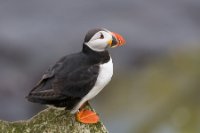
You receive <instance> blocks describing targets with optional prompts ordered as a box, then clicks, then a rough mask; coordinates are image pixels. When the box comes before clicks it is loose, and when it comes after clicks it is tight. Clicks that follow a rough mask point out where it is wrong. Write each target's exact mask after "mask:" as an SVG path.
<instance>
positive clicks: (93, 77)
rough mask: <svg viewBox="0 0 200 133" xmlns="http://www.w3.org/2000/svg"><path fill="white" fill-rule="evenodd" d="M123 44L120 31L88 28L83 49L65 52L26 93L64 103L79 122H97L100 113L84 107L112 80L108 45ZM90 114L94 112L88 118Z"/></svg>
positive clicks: (39, 99) (35, 98) (49, 102)
mask: <svg viewBox="0 0 200 133" xmlns="http://www.w3.org/2000/svg"><path fill="white" fill-rule="evenodd" d="M124 44H125V39H124V38H123V37H122V36H121V35H120V34H118V33H115V32H111V31H109V30H107V29H105V28H94V29H91V30H89V31H88V32H87V34H86V35H85V39H84V42H83V44H82V50H81V51H80V52H78V53H73V54H70V55H66V56H64V57H62V58H61V59H60V60H58V61H57V62H56V63H55V65H53V66H50V67H49V68H48V69H47V70H46V71H45V72H44V73H43V76H42V78H41V79H40V80H39V82H38V83H37V84H36V85H35V86H34V87H33V88H32V90H31V91H30V92H29V94H28V95H27V96H26V98H27V100H28V101H30V102H33V103H40V104H45V105H52V106H55V107H57V108H63V107H64V108H65V109H66V110H69V111H70V113H71V114H75V115H76V118H77V120H78V121H79V122H82V123H97V122H98V121H99V117H98V115H97V114H96V113H94V111H91V110H84V109H82V108H83V106H84V104H86V103H87V102H88V101H89V100H91V99H92V98H94V97H95V96H96V95H97V94H98V93H99V92H100V91H101V90H102V89H103V88H104V87H105V86H106V85H107V84H108V83H109V82H110V81H111V78H112V76H113V62H112V58H111V56H110V54H109V52H108V48H109V47H111V48H115V47H118V46H122V45H124ZM88 114H93V115H91V117H90V118H89V117H88V116H87V115H88ZM86 116H87V117H88V120H87V119H86ZM89 116H90V115H89ZM82 118H85V121H83V120H82ZM81 120H82V121H81Z"/></svg>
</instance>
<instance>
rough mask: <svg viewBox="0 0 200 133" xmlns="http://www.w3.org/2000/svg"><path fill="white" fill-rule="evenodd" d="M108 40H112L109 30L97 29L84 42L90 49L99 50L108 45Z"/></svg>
mask: <svg viewBox="0 0 200 133" xmlns="http://www.w3.org/2000/svg"><path fill="white" fill-rule="evenodd" d="M110 41H112V35H111V34H110V33H109V31H99V32H97V33H96V34H94V36H93V37H92V38H91V39H90V40H89V41H88V42H87V43H85V44H86V45H87V46H88V47H90V48H91V49H92V50H94V51H99V52H100V51H104V50H105V49H106V48H107V47H108V46H109V43H110Z"/></svg>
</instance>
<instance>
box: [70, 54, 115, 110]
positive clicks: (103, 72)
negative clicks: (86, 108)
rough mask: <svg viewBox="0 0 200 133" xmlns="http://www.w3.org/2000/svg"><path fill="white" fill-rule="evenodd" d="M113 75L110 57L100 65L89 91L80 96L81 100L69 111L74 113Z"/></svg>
mask: <svg viewBox="0 0 200 133" xmlns="http://www.w3.org/2000/svg"><path fill="white" fill-rule="evenodd" d="M112 75H113V63H112V59H111V58H110V60H109V62H107V63H104V64H102V65H100V68H99V76H98V77H97V81H96V83H95V85H94V87H93V88H92V89H91V90H90V92H89V93H88V94H87V95H86V96H85V97H83V98H82V100H81V101H80V102H79V103H78V105H77V106H76V107H75V108H74V109H73V110H72V111H71V113H75V112H76V111H78V109H79V108H80V107H81V105H82V104H83V103H85V102H86V101H88V100H90V99H92V98H93V97H95V96H96V95H97V94H98V93H99V92H100V91H101V90H102V89H103V88H104V87H105V86H106V85H107V84H108V83H109V82H110V80H111V78H112Z"/></svg>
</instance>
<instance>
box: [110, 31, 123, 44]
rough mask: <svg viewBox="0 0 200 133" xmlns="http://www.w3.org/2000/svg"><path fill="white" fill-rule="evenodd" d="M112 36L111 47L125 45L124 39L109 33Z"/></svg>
mask: <svg viewBox="0 0 200 133" xmlns="http://www.w3.org/2000/svg"><path fill="white" fill-rule="evenodd" d="M111 34H112V43H111V44H110V45H111V47H117V46H122V45H124V44H125V43H126V41H125V39H124V38H123V37H122V36H121V35H120V34H118V33H115V32H111Z"/></svg>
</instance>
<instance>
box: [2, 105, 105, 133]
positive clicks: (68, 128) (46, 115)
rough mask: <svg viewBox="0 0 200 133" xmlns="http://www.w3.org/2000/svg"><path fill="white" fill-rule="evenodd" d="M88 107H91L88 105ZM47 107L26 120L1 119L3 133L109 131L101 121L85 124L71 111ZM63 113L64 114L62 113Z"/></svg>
mask: <svg viewBox="0 0 200 133" xmlns="http://www.w3.org/2000/svg"><path fill="white" fill-rule="evenodd" d="M86 108H87V109H88V108H89V109H91V107H90V106H89V105H88V106H86ZM64 113H65V111H64V110H57V109H54V108H47V109H45V110H43V111H41V112H40V113H38V114H37V115H36V116H34V117H32V118H31V119H29V120H26V121H17V122H6V121H1V120H0V132H3V133H107V132H108V131H107V130H106V128H105V127H104V126H103V124H102V123H101V122H99V123H97V124H83V123H79V122H76V120H75V118H74V116H73V115H71V114H70V113H69V112H66V114H64ZM62 114H63V115H62Z"/></svg>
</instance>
